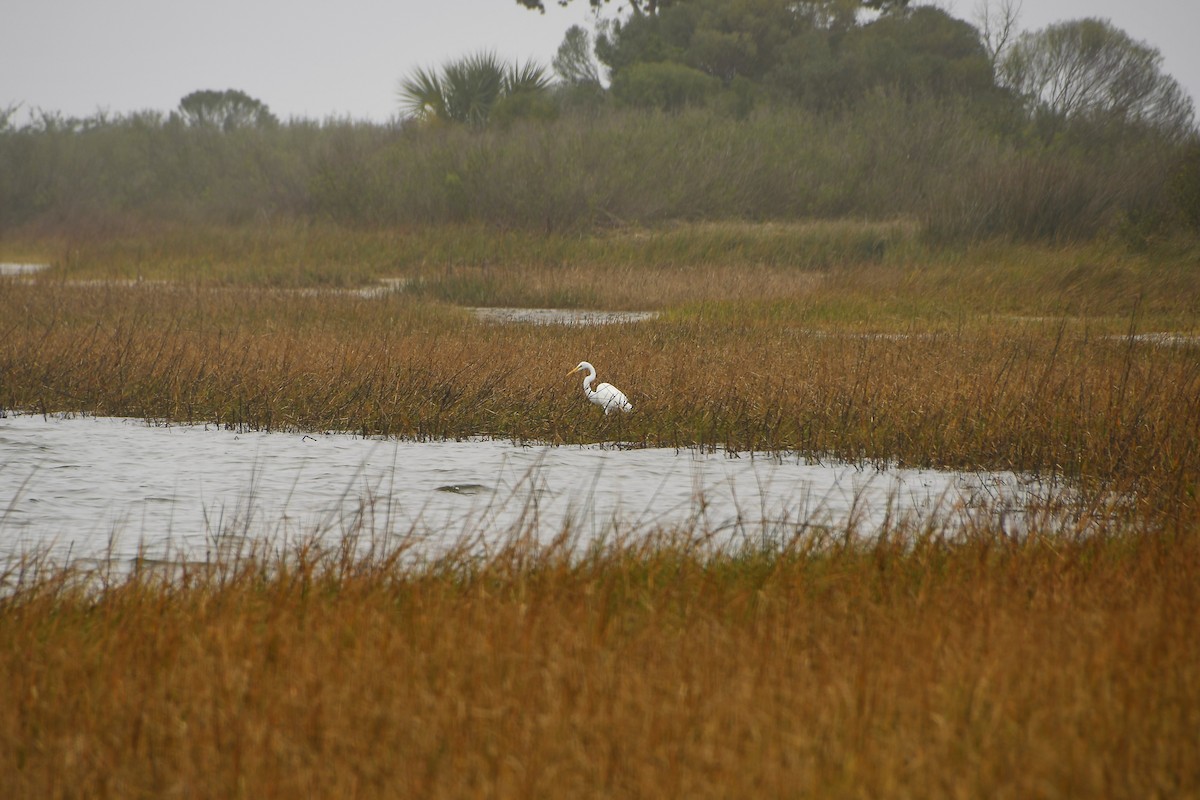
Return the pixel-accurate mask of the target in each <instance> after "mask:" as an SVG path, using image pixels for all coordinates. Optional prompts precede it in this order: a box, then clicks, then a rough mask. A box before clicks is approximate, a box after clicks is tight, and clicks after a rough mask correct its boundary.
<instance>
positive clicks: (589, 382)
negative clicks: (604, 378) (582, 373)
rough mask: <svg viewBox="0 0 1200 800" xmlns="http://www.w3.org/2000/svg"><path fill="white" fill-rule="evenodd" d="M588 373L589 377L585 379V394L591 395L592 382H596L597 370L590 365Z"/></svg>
mask: <svg viewBox="0 0 1200 800" xmlns="http://www.w3.org/2000/svg"><path fill="white" fill-rule="evenodd" d="M587 373H588V374H587V377H586V378H584V379H583V393H584V394H591V392H592V381H594V380H596V368H595V367H593V366H591V365H590V364H589V365H588V368H587Z"/></svg>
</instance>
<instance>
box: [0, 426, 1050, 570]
mask: <svg viewBox="0 0 1200 800" xmlns="http://www.w3.org/2000/svg"><path fill="white" fill-rule="evenodd" d="M1030 491H1032V489H1031V487H1030V486H1029V485H1028V484H1027V483H1025V482H1023V481H1022V480H1020V479H1019V478H1018V477H1017V476H1014V475H1012V474H1008V473H983V474H980V473H953V472H939V471H930V470H924V471H923V470H904V469H893V470H882V471H881V470H878V469H875V468H870V467H868V468H865V469H863V468H858V467H855V466H853V465H847V464H839V463H827V464H818V463H810V462H808V461H805V460H803V459H798V458H795V457H791V458H779V457H773V456H765V455H762V454H758V455H754V454H742V455H741V456H740V457H731V456H730V455H728V454H724V453H716V454H700V453H696V452H691V451H683V452H677V451H675V450H672V449H622V448H617V447H613V446H612V445H589V446H583V447H580V446H561V447H547V446H525V447H522V446H516V445H513V444H511V443H509V442H505V441H495V440H470V441H461V442H451V441H438V442H411V441H396V440H381V439H369V438H368V439H364V438H361V437H356V436H352V435H347V434H317V435H313V434H299V433H263V432H246V431H241V432H236V431H231V430H226V429H223V428H220V427H218V426H213V425H208V426H204V425H170V426H168V425H161V424H151V423H147V422H146V421H144V420H127V419H111V418H95V417H78V416H53V415H52V416H40V415H39V416H29V415H13V414H9V415H8V416H7V417H4V418H0V561H3V560H4V559H5V558H11V557H13V556H16V555H19V554H21V553H27V552H31V551H35V550H47V549H48V550H49V551H50V552H51V553H53V555H54V556H55V557H56V558H58V559H60V560H61V559H72V558H99V557H103V556H108V555H111V556H112V557H115V558H120V559H126V558H131V557H133V556H135V555H137V554H139V553H141V554H142V555H144V556H149V557H155V558H166V557H173V558H184V559H205V558H211V557H213V556H214V554H215V553H216V551H217V550H218V549H219V548H220V546H221V545H222V542H225V543H227V542H228V541H231V540H233V541H244V540H246V539H247V538H248V539H251V540H253V539H270V540H272V541H279V540H281V539H288V538H293V539H294V538H296V537H306V536H310V535H314V534H319V535H322V536H327V537H339V536H341V535H343V534H345V533H347V532H354V531H359V532H362V531H365V532H367V533H369V534H370V535H372V536H383V537H393V536H410V537H416V538H418V539H419V540H420V541H422V542H428V543H429V544H430V546H431V547H434V546H438V545H442V546H444V545H445V544H447V543H449V542H450V541H452V540H457V539H459V538H460V537H463V536H472V537H476V538H477V539H478V541H480V542H482V543H484V544H485V545H486V543H487V542H489V541H492V542H496V541H500V540H501V539H503V538H504V536H505V535H506V534H509V533H511V532H513V531H515V530H518V529H520V530H528V531H532V532H533V533H534V534H535V535H537V536H538V537H540V538H543V539H548V538H550V537H553V536H554V535H556V534H558V533H559V532H560V531H562V530H563V528H564V526H568V525H569V526H570V527H571V529H572V530H573V531H575V532H576V533H577V534H578V535H579V536H580V537H581V538H582V539H583V540H585V541H586V540H590V539H593V538H595V537H603V536H608V535H611V534H612V533H613V532H614V531H617V532H621V533H629V532H637V531H645V530H650V529H653V528H656V527H662V526H666V527H683V528H687V529H689V530H697V531H705V532H712V533H716V534H719V535H721V536H726V537H729V538H737V537H755V536H763V535H773V534H775V533H784V534H786V533H787V532H788V531H789V530H795V529H796V527H797V526H800V525H805V524H809V525H812V524H819V525H828V526H833V527H844V526H846V525H847V524H848V523H855V524H858V525H859V526H860V527H863V528H865V529H870V528H874V527H877V526H878V525H880V524H882V523H883V521H884V520H885V519H886V518H888V517H889V515H890V516H891V517H892V518H895V517H896V516H898V515H904V514H916V515H928V514H930V513H933V512H934V511H940V512H942V513H948V514H951V515H955V514H958V515H963V514H967V515H969V514H971V513H975V511H976V510H978V509H985V513H998V511H999V510H1005V513H1011V512H1016V513H1019V512H1020V509H1021V507H1022V506H1023V504H1024V503H1026V502H1027V501H1028V499H1029V492H1030Z"/></svg>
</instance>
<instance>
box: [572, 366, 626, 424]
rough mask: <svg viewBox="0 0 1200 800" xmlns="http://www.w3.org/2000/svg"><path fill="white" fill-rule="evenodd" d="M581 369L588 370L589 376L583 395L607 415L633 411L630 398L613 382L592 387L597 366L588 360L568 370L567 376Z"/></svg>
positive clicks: (584, 383)
mask: <svg viewBox="0 0 1200 800" xmlns="http://www.w3.org/2000/svg"><path fill="white" fill-rule="evenodd" d="M580 370H587V377H585V378H584V379H583V396H584V397H586V398H587V399H588V400H591V401H592V402H593V403H595V404H596V405H598V406H600V407H601V408H603V409H604V414H605V416H607V415H608V414H609V413H611V412H613V411H633V404H632V403H630V402H629V398H628V397H626V396H625V393H624V392H622V391H621V390H620V389H618V388H617V387H615V386H613V385H612V384H611V383H602V384H600V385H598V386H597V387H596V388H595V389H593V388H592V381H594V380H596V368H595V367H593V366H592V365H591V364H589V363H588V362H586V361H580V362H579V366H577V367H576V368H575V369H573V370H571V371H570V372H568V373H567V376H568V377H569V376H571V375H574V374H575V373H576V372H579V371H580Z"/></svg>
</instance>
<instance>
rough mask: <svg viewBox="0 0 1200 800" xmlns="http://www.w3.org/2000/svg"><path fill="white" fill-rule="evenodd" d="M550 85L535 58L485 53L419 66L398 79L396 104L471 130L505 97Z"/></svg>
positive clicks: (423, 116) (411, 112)
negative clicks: (509, 58) (440, 64)
mask: <svg viewBox="0 0 1200 800" xmlns="http://www.w3.org/2000/svg"><path fill="white" fill-rule="evenodd" d="M549 87H550V78H549V75H548V73H547V71H546V68H545V67H543V66H542V65H540V64H538V63H536V62H534V61H527V62H525V63H524V64H519V63H517V62H513V63H511V64H506V63H504V62H503V61H502V60H501V59H500V58H499V57H498V56H497V55H496V54H495V53H493V52H490V51H484V52H480V53H476V54H474V55H470V56H466V57H464V58H460V59H458V60H457V61H452V62H450V63H449V64H447V65H445V66H444V67H442V71H441V73H440V74H439V73H438V72H437V71H435V70H430V69H423V68H417V69H416V70H415V71H414V72H413V74H412V75H411V76H409V77H407V78H405V79H403V80H402V81H400V91H399V95H400V102H401V104H402V105H403V107H404V109H405V110H406V111H407V112H408V114H409V115H410V116H412V117H414V118H416V119H420V120H440V121H443V122H459V123H464V124H466V125H470V126H471V127H472V128H476V129H482V128H484V127H486V126H487V122H488V118H489V117H490V116H491V113H492V109H493V108H495V107H496V104H497V103H499V102H500V101H501V100H503V99H504V98H506V97H511V96H513V95H516V94H519V93H522V92H531V93H540V92H544V91H546V90H547V89H548V88H549Z"/></svg>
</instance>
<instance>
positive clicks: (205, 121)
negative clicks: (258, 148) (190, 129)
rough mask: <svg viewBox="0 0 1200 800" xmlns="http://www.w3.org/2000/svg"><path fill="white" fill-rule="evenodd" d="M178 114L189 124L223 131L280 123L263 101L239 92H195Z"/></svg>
mask: <svg viewBox="0 0 1200 800" xmlns="http://www.w3.org/2000/svg"><path fill="white" fill-rule="evenodd" d="M177 113H178V114H179V117H180V118H181V119H182V120H183V121H184V122H186V123H187V124H188V125H192V126H195V127H209V128H217V129H219V130H223V131H231V130H235V129H237V128H265V127H270V126H274V125H277V124H279V120H277V119H276V118H275V115H274V114H272V113H271V110H270V109H269V108H267V106H266V105H265V104H264V103H263V102H262V101H261V100H256V99H255V98H253V97H251V96H250V95H248V94H246V93H245V92H242V91H239V90H237V89H226V90H224V91H215V90H212V89H205V90H201V91H197V92H192V93H191V94H189V95H187V96H185V97H184V98H183V99H182V100H180V101H179V110H178V112H177Z"/></svg>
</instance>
